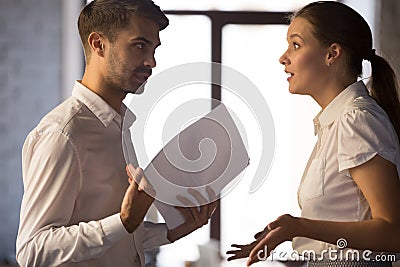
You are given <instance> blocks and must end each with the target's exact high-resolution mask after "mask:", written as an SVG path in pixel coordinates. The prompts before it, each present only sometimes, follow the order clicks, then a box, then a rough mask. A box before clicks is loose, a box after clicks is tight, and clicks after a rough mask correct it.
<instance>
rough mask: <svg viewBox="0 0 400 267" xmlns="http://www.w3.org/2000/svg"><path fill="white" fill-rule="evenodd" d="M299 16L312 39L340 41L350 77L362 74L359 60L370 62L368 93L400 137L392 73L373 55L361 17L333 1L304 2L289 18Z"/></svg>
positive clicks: (398, 106)
mask: <svg viewBox="0 0 400 267" xmlns="http://www.w3.org/2000/svg"><path fill="white" fill-rule="evenodd" d="M297 17H299V18H303V19H306V20H307V21H308V22H310V23H311V25H312V26H313V33H314V35H315V36H316V38H317V39H318V40H319V41H320V42H321V43H322V44H323V45H326V46H330V45H331V44H333V43H337V44H340V45H341V46H342V47H343V49H344V50H345V51H347V53H346V54H347V58H346V61H347V68H349V71H350V72H351V74H352V75H354V77H359V76H361V74H362V61H363V59H365V60H368V61H370V62H371V68H372V77H371V80H370V84H369V86H370V94H371V96H372V97H373V98H374V99H375V100H376V102H377V103H378V104H379V105H380V106H381V107H382V108H383V109H384V110H385V112H386V113H387V114H388V116H389V118H390V120H391V122H392V124H393V126H394V128H395V130H396V133H397V137H398V138H400V102H399V97H398V92H397V88H398V84H397V79H396V75H395V72H394V71H393V69H392V67H391V66H390V65H389V63H388V62H387V61H386V60H385V59H384V58H382V57H380V56H378V55H376V54H375V49H373V47H372V34H371V29H370V28H369V26H368V24H367V22H366V21H365V20H364V18H363V17H362V16H361V15H360V14H358V13H357V12H356V11H354V10H353V9H352V8H350V7H349V6H347V5H345V4H342V3H339V2H334V1H318V2H314V3H311V4H308V5H306V6H305V7H303V8H302V9H300V10H299V11H298V12H296V13H295V14H294V15H293V16H292V19H294V18H297Z"/></svg>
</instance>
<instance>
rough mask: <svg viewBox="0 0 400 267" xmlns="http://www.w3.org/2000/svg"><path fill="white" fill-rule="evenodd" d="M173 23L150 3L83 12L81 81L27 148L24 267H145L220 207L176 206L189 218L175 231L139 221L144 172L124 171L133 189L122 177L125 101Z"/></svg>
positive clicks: (127, 1) (123, 1)
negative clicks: (154, 252)
mask: <svg viewBox="0 0 400 267" xmlns="http://www.w3.org/2000/svg"><path fill="white" fill-rule="evenodd" d="M167 25H168V19H167V18H166V17H165V15H164V14H163V13H162V11H161V10H160V9H159V7H158V6H156V5H155V4H154V3H153V2H152V1H151V0H95V1H93V2H91V3H90V4H88V5H87V6H86V7H85V8H84V9H83V10H82V12H81V14H80V16H79V21H78V28H79V33H80V36H81V39H82V43H83V47H84V51H85V59H86V68H85V73H84V75H83V79H82V80H81V81H77V82H76V83H75V85H74V88H73V93H72V97H70V98H69V99H67V100H66V101H65V102H63V103H62V104H60V105H59V106H58V107H56V108H55V109H54V110H53V111H51V112H50V113H49V114H47V115H46V116H45V117H44V118H43V119H42V121H41V122H40V123H39V124H38V126H37V127H36V128H35V129H34V130H33V131H32V132H31V133H30V134H29V135H28V137H27V139H26V141H25V144H24V147H23V159H22V160H23V162H22V167H23V179H24V196H23V200H22V206H21V219H20V227H19V232H18V238H17V261H18V263H19V264H20V265H21V266H119V267H120V266H122V267H123V266H144V259H143V250H144V249H146V248H152V247H155V246H159V245H162V244H166V243H169V242H173V241H175V240H176V239H179V238H181V237H182V236H184V235H187V234H188V233H190V232H191V231H193V230H195V229H197V228H199V227H201V226H202V225H204V224H205V223H207V221H208V218H209V217H210V216H211V214H212V211H213V210H214V209H215V204H214V203H212V204H210V205H205V206H202V208H201V209H200V210H197V208H187V209H180V210H181V211H182V214H183V215H184V217H185V218H186V219H187V221H186V223H184V224H182V225H181V226H179V227H177V228H176V229H173V230H168V229H167V228H166V227H165V225H164V224H151V223H149V222H145V223H142V220H143V218H144V216H145V214H146V212H147V210H148V208H149V206H150V205H151V203H152V201H153V198H151V197H150V196H149V195H147V194H146V193H145V192H144V190H142V189H141V186H138V185H137V183H136V182H135V181H139V180H141V179H142V178H143V172H142V170H141V169H140V168H130V169H129V170H130V172H129V171H127V173H128V175H129V176H130V178H129V182H130V184H129V183H128V181H127V179H126V174H125V160H124V157H123V150H122V141H121V125H122V120H123V119H122V116H121V114H122V113H123V111H121V110H124V105H123V103H122V100H123V99H124V98H125V96H126V94H127V93H140V92H139V91H138V89H139V87H140V86H141V85H142V84H143V83H144V82H145V81H146V80H147V78H148V77H149V76H150V75H151V70H152V68H154V67H155V65H156V62H155V59H154V52H155V49H156V48H157V46H159V45H160V39H159V31H160V30H162V29H164V28H165V27H167ZM125 109H126V107H125ZM122 115H123V114H122ZM135 167H137V166H135ZM127 170H128V168H127ZM142 180H143V181H145V179H142ZM198 197H200V196H198Z"/></svg>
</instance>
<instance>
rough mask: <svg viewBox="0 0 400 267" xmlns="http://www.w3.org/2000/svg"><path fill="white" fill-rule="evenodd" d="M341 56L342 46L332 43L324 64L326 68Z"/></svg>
mask: <svg viewBox="0 0 400 267" xmlns="http://www.w3.org/2000/svg"><path fill="white" fill-rule="evenodd" d="M341 55H342V46H341V45H340V44H338V43H333V44H331V45H330V46H329V47H328V50H327V54H326V59H325V63H326V65H327V66H331V65H332V64H334V63H335V61H336V60H338V59H339V58H340V56H341Z"/></svg>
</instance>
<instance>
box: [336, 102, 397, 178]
mask: <svg viewBox="0 0 400 267" xmlns="http://www.w3.org/2000/svg"><path fill="white" fill-rule="evenodd" d="M339 123H340V125H339V127H338V163H339V171H340V172H342V171H345V173H346V175H348V176H350V174H349V172H348V169H350V168H353V167H356V166H359V165H362V164H363V163H365V162H367V161H369V160H370V159H372V158H373V157H374V156H376V155H380V156H381V157H383V158H384V159H386V160H388V161H390V162H392V163H393V164H396V153H397V150H396V142H397V136H396V134H395V132H394V129H393V126H392V125H391V123H390V120H389V118H388V117H387V116H386V114H384V113H383V114H381V113H378V112H374V113H373V112H371V111H369V110H363V109H355V110H351V111H349V112H347V113H345V114H343V115H342V118H341V120H340V122H339Z"/></svg>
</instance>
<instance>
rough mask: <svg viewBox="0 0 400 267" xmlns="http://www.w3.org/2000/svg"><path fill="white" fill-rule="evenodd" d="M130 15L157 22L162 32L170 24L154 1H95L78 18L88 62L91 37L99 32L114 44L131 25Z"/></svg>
mask: <svg viewBox="0 0 400 267" xmlns="http://www.w3.org/2000/svg"><path fill="white" fill-rule="evenodd" d="M130 14H137V15H142V16H144V17H146V18H148V19H150V20H152V21H154V22H156V23H157V24H158V26H159V27H160V30H163V29H164V28H166V27H167V26H168V24H169V21H168V18H167V17H166V16H165V14H164V13H163V12H162V11H161V9H160V7H159V6H157V5H156V4H154V2H153V1H152V0H94V1H92V2H90V3H89V4H88V5H86V6H85V7H84V8H83V9H82V11H81V13H80V15H79V18H78V30H79V35H80V37H81V41H82V44H83V48H84V50H85V55H86V57H87V60H88V59H89V57H90V48H89V44H88V43H87V39H88V37H89V35H90V34H91V33H92V32H95V31H97V32H99V33H102V34H104V36H106V37H107V39H108V40H110V42H113V41H114V40H115V38H116V36H117V35H118V33H119V32H120V31H121V30H122V29H124V28H125V27H127V26H128V25H129V18H130Z"/></svg>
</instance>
